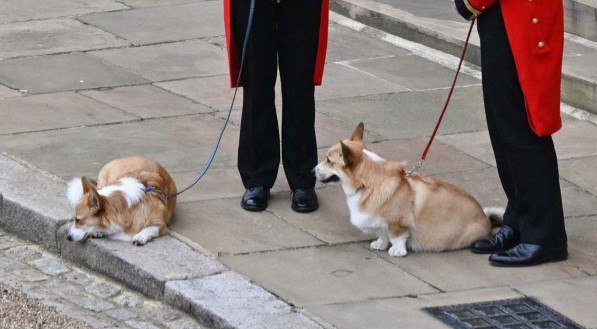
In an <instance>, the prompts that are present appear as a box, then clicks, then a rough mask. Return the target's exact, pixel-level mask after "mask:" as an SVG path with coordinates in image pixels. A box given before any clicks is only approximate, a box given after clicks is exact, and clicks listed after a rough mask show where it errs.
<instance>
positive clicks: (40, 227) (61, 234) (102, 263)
mask: <svg viewBox="0 0 597 329" xmlns="http://www.w3.org/2000/svg"><path fill="white" fill-rule="evenodd" d="M0 161H1V162H4V163H7V162H11V163H12V164H14V165H15V167H18V169H19V170H20V171H21V172H20V173H19V175H14V176H13V175H11V173H7V172H6V171H5V172H4V174H8V175H9V176H10V184H7V183H5V181H7V180H6V179H3V178H2V175H0V227H1V228H2V229H4V230H6V231H7V232H10V233H12V234H15V235H17V236H19V237H21V238H24V239H26V240H29V241H31V242H33V243H36V244H39V245H41V246H43V247H44V248H46V249H48V250H49V251H50V252H52V253H55V254H58V255H59V256H61V257H64V258H66V259H68V260H69V261H72V262H74V263H75V264H79V265H82V266H85V267H87V268H89V269H91V270H94V271H98V272H100V273H103V274H105V275H107V276H108V277H110V278H112V279H115V280H117V281H119V282H121V283H122V284H124V285H126V286H128V287H130V288H132V289H134V290H136V291H138V292H140V293H143V294H145V295H147V296H149V297H152V298H155V299H157V300H159V301H162V302H165V303H167V304H169V305H171V306H174V307H176V308H179V309H181V310H183V311H185V312H187V313H189V314H191V315H192V316H194V317H195V318H196V319H197V320H198V321H199V322H201V323H203V324H204V325H209V326H216V327H218V328H250V327H254V328H257V327H256V326H254V325H255V323H253V326H244V325H242V326H234V325H231V324H230V323H231V322H230V321H228V320H227V319H226V318H225V317H222V316H221V315H217V314H215V313H214V312H212V311H211V310H209V309H206V308H204V307H203V306H202V305H201V304H200V303H199V302H198V301H196V300H193V299H188V298H187V299H185V300H179V299H177V298H175V297H176V296H179V295H177V294H176V293H174V292H173V291H169V293H168V295H166V293H165V291H166V286H167V285H168V284H169V283H171V282H185V281H192V280H197V279H201V278H210V277H216V276H218V275H221V274H223V273H233V274H234V275H235V277H236V278H237V280H239V282H240V281H242V284H245V285H247V284H248V285H251V286H253V287H252V288H251V290H254V289H261V290H263V291H264V292H265V293H267V294H269V295H271V296H272V298H274V299H276V300H277V301H279V302H280V303H283V304H285V305H287V307H288V308H289V309H291V313H292V315H295V316H298V317H304V321H306V322H311V323H312V324H313V325H312V326H309V327H313V328H321V325H319V324H318V323H315V322H313V320H311V319H310V317H308V316H306V315H304V314H302V313H301V312H297V311H296V310H294V309H292V306H291V305H289V304H287V303H286V302H285V301H283V300H281V299H279V298H277V297H276V296H274V295H272V294H271V293H269V292H267V291H266V290H264V289H263V288H262V287H260V286H258V285H255V284H253V283H251V282H250V281H249V280H248V279H246V278H244V277H242V276H240V275H239V274H237V273H234V272H231V271H229V270H228V269H227V267H226V266H225V265H223V264H221V263H220V262H218V261H217V260H215V259H214V258H213V255H205V254H202V253H200V252H198V251H197V246H187V244H186V243H185V242H184V241H181V240H180V239H177V238H176V237H173V236H168V237H162V238H160V239H173V240H175V241H176V242H175V243H180V244H181V245H184V246H186V247H188V248H189V249H190V250H191V251H192V252H193V253H195V254H196V255H197V256H198V257H202V258H207V259H209V260H210V261H212V262H214V264H216V263H217V264H216V265H214V264H212V267H215V269H212V270H211V273H209V274H207V275H203V276H202V275H192V274H191V275H187V276H184V275H183V276H181V277H175V278H172V279H170V278H166V279H160V278H158V277H155V276H153V275H152V274H151V273H152V272H151V270H147V269H144V268H143V267H142V266H139V265H135V264H132V263H128V262H126V260H125V259H123V258H122V257H120V256H119V255H118V254H117V252H116V251H117V248H116V249H115V248H112V249H110V248H109V247H106V245H108V244H110V243H117V242H112V241H108V240H106V239H98V240H91V241H88V242H86V243H85V246H84V247H83V248H80V247H81V246H80V245H79V246H76V249H77V252H73V250H74V249H75V246H74V245H73V244H72V243H70V242H69V243H67V241H66V239H65V237H66V232H67V230H68V228H69V226H70V225H71V224H70V220H69V219H66V218H64V216H62V218H56V216H53V214H51V213H47V214H43V213H41V212H40V211H38V210H36V209H31V208H30V207H27V206H25V205H23V204H21V203H20V202H18V201H17V200H13V198H11V197H10V195H9V194H10V193H11V192H10V191H9V190H7V188H14V186H20V185H21V184H24V183H30V182H24V181H23V182H21V181H20V180H19V178H20V177H29V176H35V179H37V180H40V179H46V180H47V182H50V183H52V184H56V183H57V179H59V180H60V181H62V185H63V186H65V182H64V180H62V179H60V178H57V177H55V176H54V177H51V176H52V175H51V174H50V175H48V174H49V173H47V172H45V171H43V170H41V169H39V168H36V167H34V166H31V165H29V164H27V163H25V162H22V161H21V160H19V159H16V158H14V157H12V156H9V155H7V154H5V153H0ZM10 169H11V168H8V170H7V171H10ZM24 170H25V171H26V172H23V171H24ZM2 191H6V192H4V193H2ZM61 192H63V191H61ZM61 194H64V193H61ZM16 199H18V198H16ZM101 240H103V241H101ZM182 240H184V239H182ZM112 246H114V245H112ZM134 248H144V247H134ZM139 250H142V249H139ZM172 252H173V253H176V252H177V250H173V251H172ZM108 264H110V265H111V266H106V265H108ZM219 266H221V267H219ZM115 268H117V269H119V270H113V269H115ZM245 292H246V293H248V292H250V291H249V290H247V291H245ZM212 293H214V292H213V291H212ZM215 293H216V294H217V291H215ZM173 296H174V297H173ZM239 296H242V292H240V293H239ZM215 297H216V298H217V296H215ZM221 306H222V307H223V308H224V309H226V305H225V304H223V305H221ZM284 315H288V314H284ZM282 321H283V320H282ZM276 323H279V324H282V322H280V321H276ZM289 328H290V327H289Z"/></svg>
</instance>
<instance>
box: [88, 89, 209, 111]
mask: <svg viewBox="0 0 597 329" xmlns="http://www.w3.org/2000/svg"><path fill="white" fill-rule="evenodd" d="M80 93H81V94H83V95H85V96H88V97H90V98H93V99H95V100H97V101H100V102H102V103H105V104H109V105H110V106H113V107H115V108H118V109H121V110H123V111H126V112H128V113H131V114H133V115H135V116H137V117H141V118H145V119H150V118H159V117H165V116H179V115H185V114H196V113H209V112H212V109H210V108H209V107H207V106H204V105H201V104H198V103H195V102H193V101H191V100H189V99H186V98H184V97H180V96H177V95H173V94H172V93H169V92H168V91H165V90H163V89H160V88H157V87H155V86H152V85H142V86H131V87H120V88H113V89H104V90H84V91H81V92H80Z"/></svg>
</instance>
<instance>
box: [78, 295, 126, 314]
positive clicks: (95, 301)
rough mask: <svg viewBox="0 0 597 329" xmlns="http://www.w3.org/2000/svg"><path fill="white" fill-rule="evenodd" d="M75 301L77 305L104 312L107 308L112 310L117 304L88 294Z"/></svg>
mask: <svg viewBox="0 0 597 329" xmlns="http://www.w3.org/2000/svg"><path fill="white" fill-rule="evenodd" d="M73 302H74V303H75V304H77V305H80V306H81V307H83V308H84V309H87V310H90V311H93V312H103V311H107V310H111V309H113V308H115V307H116V306H115V305H114V304H112V303H109V302H107V301H105V300H102V299H99V298H96V297H93V296H88V297H84V298H81V299H77V300H73Z"/></svg>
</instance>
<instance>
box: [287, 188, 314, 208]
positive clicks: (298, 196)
mask: <svg viewBox="0 0 597 329" xmlns="http://www.w3.org/2000/svg"><path fill="white" fill-rule="evenodd" d="M291 208H292V210H294V211H296V212H312V211H315V210H317V208H319V201H318V200H317V194H315V190H314V189H312V188H310V189H302V188H297V189H296V190H294V191H292V206H291Z"/></svg>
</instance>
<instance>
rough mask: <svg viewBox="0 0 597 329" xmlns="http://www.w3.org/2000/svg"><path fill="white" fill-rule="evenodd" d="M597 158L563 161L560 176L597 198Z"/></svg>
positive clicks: (560, 163)
mask: <svg viewBox="0 0 597 329" xmlns="http://www.w3.org/2000/svg"><path fill="white" fill-rule="evenodd" d="M596 163H597V156H590V157H586V158H572V159H568V160H561V161H560V162H559V165H560V168H559V169H560V175H561V176H562V177H563V178H564V179H565V180H567V181H569V182H571V183H572V184H574V185H578V186H580V187H582V188H583V189H585V190H587V191H588V192H590V193H592V194H593V195H596V196H597V171H595V164H596Z"/></svg>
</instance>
